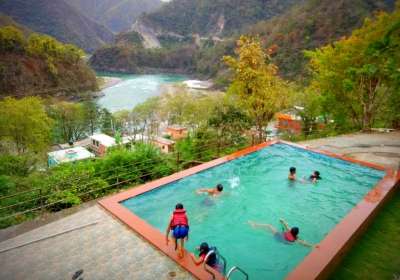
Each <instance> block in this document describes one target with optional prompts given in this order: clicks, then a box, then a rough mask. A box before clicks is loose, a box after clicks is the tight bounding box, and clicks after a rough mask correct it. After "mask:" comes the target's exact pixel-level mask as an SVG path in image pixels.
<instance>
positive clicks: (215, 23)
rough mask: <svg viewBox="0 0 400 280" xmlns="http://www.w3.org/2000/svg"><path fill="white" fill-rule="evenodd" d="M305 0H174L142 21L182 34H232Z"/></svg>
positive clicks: (166, 31) (144, 16) (161, 30)
mask: <svg viewBox="0 0 400 280" xmlns="http://www.w3.org/2000/svg"><path fill="white" fill-rule="evenodd" d="M301 2H303V0H246V1H243V0H172V1H171V2H168V3H166V4H164V5H163V6H162V7H161V8H160V9H159V10H157V11H155V12H153V13H149V14H147V15H143V16H142V17H141V18H140V20H139V21H141V23H142V24H145V25H148V27H150V28H153V29H154V30H160V32H164V33H173V34H178V35H183V36H186V35H190V34H193V33H198V34H200V35H221V36H223V35H228V34H232V33H234V32H236V31H238V30H239V29H241V28H242V27H244V26H246V25H249V24H253V23H256V22H257V21H260V20H265V19H269V18H272V17H273V16H276V15H279V14H281V13H282V12H284V11H285V10H286V9H287V8H288V7H290V6H291V5H293V4H296V3H301Z"/></svg>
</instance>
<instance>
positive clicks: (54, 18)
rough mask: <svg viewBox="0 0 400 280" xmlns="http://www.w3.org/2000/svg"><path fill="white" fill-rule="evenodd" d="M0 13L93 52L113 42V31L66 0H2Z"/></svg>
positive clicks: (35, 29) (34, 29) (33, 28)
mask: <svg viewBox="0 0 400 280" xmlns="http://www.w3.org/2000/svg"><path fill="white" fill-rule="evenodd" d="M0 12H2V13H4V14H6V15H8V16H10V17H12V18H13V19H14V20H15V21H16V22H18V23H20V24H22V25H25V26H26V27H28V28H30V29H32V30H33V31H36V32H40V33H44V34H48V35H51V36H53V37H55V38H57V39H58V40H60V41H61V42H64V43H72V44H75V45H77V46H79V47H81V48H82V49H84V50H86V51H88V52H91V51H94V50H95V49H97V48H99V47H100V46H102V45H104V44H106V43H110V42H112V41H113V34H112V32H111V31H110V30H108V29H107V28H105V27H104V26H102V25H99V24H98V23H96V22H94V21H92V20H91V19H89V18H87V17H86V16H84V15H82V14H81V13H79V11H78V10H77V9H75V8H73V7H72V6H70V5H69V4H67V3H66V2H65V1H64V0H2V1H0Z"/></svg>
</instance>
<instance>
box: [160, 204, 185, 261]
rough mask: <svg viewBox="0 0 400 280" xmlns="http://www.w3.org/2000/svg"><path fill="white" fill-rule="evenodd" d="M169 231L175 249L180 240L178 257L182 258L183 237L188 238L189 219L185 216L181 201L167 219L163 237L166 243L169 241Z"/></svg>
mask: <svg viewBox="0 0 400 280" xmlns="http://www.w3.org/2000/svg"><path fill="white" fill-rule="evenodd" d="M171 231H172V236H173V239H174V242H175V250H177V249H178V240H180V246H179V250H178V257H179V258H183V255H184V247H185V239H186V240H188V238H189V219H188V217H187V216H186V210H185V208H184V207H183V205H182V203H178V204H177V205H176V206H175V211H174V212H173V213H172V216H171V219H170V220H169V223H168V227H167V231H166V238H165V239H166V243H167V245H168V242H169V233H170V232H171Z"/></svg>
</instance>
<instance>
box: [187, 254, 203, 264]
mask: <svg viewBox="0 0 400 280" xmlns="http://www.w3.org/2000/svg"><path fill="white" fill-rule="evenodd" d="M190 257H191V258H192V260H193V262H194V263H195V264H196V265H199V264H202V263H203V261H204V259H203V258H202V257H200V258H196V257H195V255H193V254H190Z"/></svg>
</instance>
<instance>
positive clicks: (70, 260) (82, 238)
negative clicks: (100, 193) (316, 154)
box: [0, 132, 400, 280]
mask: <svg viewBox="0 0 400 280" xmlns="http://www.w3.org/2000/svg"><path fill="white" fill-rule="evenodd" d="M301 144H302V145H307V146H309V147H311V148H316V149H320V150H327V151H329V152H333V153H339V154H344V155H345V156H347V157H352V158H355V159H358V160H366V161H369V162H372V163H376V164H380V165H384V166H386V167H390V168H392V169H394V170H397V169H398V168H399V162H400V132H392V133H374V134H364V133H358V134H351V135H344V136H339V137H332V138H324V139H318V140H312V141H306V142H303V143H301ZM72 211H73V210H72ZM75 211H76V213H74V214H70V213H71V210H68V211H65V212H64V213H67V214H66V216H63V215H62V214H59V213H57V214H56V215H54V217H57V218H54V217H48V218H46V220H45V221H43V219H42V220H36V221H30V222H26V223H24V224H22V225H18V226H15V227H11V228H8V229H6V230H2V231H0V279H5V280H8V279H72V276H73V274H74V273H75V272H76V271H78V270H80V269H83V274H82V276H81V277H82V279H145V280H146V279H194V278H193V276H192V275H191V274H189V273H188V272H186V271H185V270H183V269H182V268H181V267H180V266H179V265H177V264H176V263H175V262H174V261H172V260H171V259H170V258H169V257H167V256H165V255H164V254H163V253H161V252H160V251H159V250H157V249H155V248H154V247H153V246H152V245H151V244H150V243H148V242H147V241H145V240H144V239H142V238H141V237H140V236H139V235H138V234H137V233H135V232H134V231H132V230H130V229H129V228H128V227H126V226H125V225H124V224H122V223H121V222H120V221H118V220H117V219H115V218H113V217H112V216H111V215H110V214H109V213H108V212H106V211H105V210H104V209H103V208H102V207H100V206H99V205H97V204H94V205H93V203H91V204H89V206H88V207H80V208H77V210H75ZM78 279H80V278H78Z"/></svg>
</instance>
